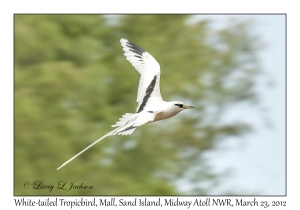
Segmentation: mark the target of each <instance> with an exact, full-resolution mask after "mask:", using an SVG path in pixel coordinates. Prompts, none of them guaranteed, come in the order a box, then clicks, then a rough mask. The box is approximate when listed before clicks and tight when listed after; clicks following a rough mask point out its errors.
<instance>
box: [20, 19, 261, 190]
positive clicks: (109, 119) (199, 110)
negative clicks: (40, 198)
mask: <svg viewBox="0 0 300 210" xmlns="http://www.w3.org/2000/svg"><path fill="white" fill-rule="evenodd" d="M190 18H191V16H190V15H119V16H107V15H106V16H102V15H15V17H14V19H15V21H14V22H15V60H14V62H15V63H14V65H15V87H14V91H15V158H14V163H15V166H14V176H15V177H14V178H15V183H14V187H15V189H14V192H15V195H179V194H183V193H185V194H199V195H208V194H209V193H210V190H209V189H210V188H211V187H214V186H216V185H218V184H220V180H221V179H222V174H216V173H214V172H213V171H212V170H211V168H210V166H209V164H208V163H207V160H206V159H205V158H204V156H203V154H205V152H208V151H211V150H213V149H215V148H216V147H217V145H218V143H220V141H224V140H225V139H226V137H228V136H242V135H243V134H245V133H247V132H250V131H251V127H250V125H247V124H242V123H235V124H228V123H221V122H222V116H223V113H224V112H225V111H226V109H228V108H230V107H232V106H233V105H234V104H236V103H239V102H247V103H251V102H255V101H256V100H257V97H256V96H257V95H256V93H255V91H254V84H255V83H254V82H255V78H256V76H257V75H258V73H259V72H260V70H259V68H258V67H259V65H258V62H257V60H256V51H257V47H258V46H257V42H256V38H255V37H254V36H252V35H251V31H250V30H249V26H248V25H247V23H235V24H232V25H230V26H228V28H226V29H221V30H217V29H213V28H212V27H211V26H210V22H209V21H198V22H195V23H193V24H192V23H189V19H190ZM122 37H123V38H127V39H129V40H130V41H132V42H134V43H136V44H138V45H140V46H142V47H143V48H144V49H146V50H147V51H148V52H149V53H151V54H152V55H153V56H154V57H155V58H156V59H157V61H158V62H159V63H160V65H161V69H162V72H161V84H162V85H161V93H162V96H163V98H164V99H165V100H166V101H170V100H180V101H184V102H186V103H187V104H190V105H193V106H195V107H196V109H195V110H189V111H184V112H182V113H180V114H179V115H177V116H176V117H174V118H172V119H169V120H168V121H160V122H156V123H153V124H149V125H146V126H142V127H140V128H139V129H137V130H136V131H135V133H134V134H133V135H131V136H111V137H108V138H107V139H105V140H103V141H102V142H101V143H99V144H97V145H96V146H94V147H93V148H91V149H90V150H88V151H87V152H85V153H84V154H82V155H81V156H79V157H78V158H76V159H75V160H74V161H72V162H71V163H70V164H68V165H67V166H65V167H64V168H62V169H61V170H59V171H56V168H57V167H58V166H60V165H61V164H62V163H63V162H65V161H66V160H68V159H69V158H70V157H72V156H73V155H75V154H76V153H77V152H79V151H81V150H82V149H83V148H85V147H86V146H88V145H89V144H90V143H92V142H93V141H95V140H96V139H98V138H99V137H101V136H103V135H104V134H106V133H107V132H109V131H110V130H111V127H110V125H112V124H114V123H115V122H116V121H117V120H118V119H119V117H120V116H121V115H122V114H124V113H126V112H135V109H136V106H137V103H136V102H135V101H136V93H137V85H138V80H139V74H138V73H137V72H136V71H135V70H134V69H133V67H132V66H131V65H130V64H129V62H128V61H127V60H126V59H125V57H124V56H123V51H122V49H121V46H120V43H119V40H120V38H122ZM240 139H241V140H242V137H240ZM220 158H222V157H220ZM179 180H184V183H186V184H185V185H188V186H189V188H190V190H188V191H187V192H183V191H182V189H181V188H186V187H187V186H181V187H178V185H176V182H178V181H179ZM24 181H29V182H31V183H34V181H42V185H45V186H46V185H54V187H57V185H58V183H59V182H60V181H67V182H68V183H70V182H72V181H76V184H78V185H80V184H81V183H83V185H92V186H93V189H89V190H79V189H78V190H76V189H72V190H69V191H66V190H60V189H53V190H52V192H49V190H46V189H41V190H37V189H32V188H30V189H24V188H23V187H22V184H23V182H24ZM201 183H206V184H205V186H206V187H204V185H201ZM200 186H202V187H200ZM229 190H232V189H229Z"/></svg>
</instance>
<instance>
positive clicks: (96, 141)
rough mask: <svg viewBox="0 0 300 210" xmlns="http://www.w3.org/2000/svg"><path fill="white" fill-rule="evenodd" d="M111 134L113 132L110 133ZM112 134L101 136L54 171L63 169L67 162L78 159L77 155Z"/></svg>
mask: <svg viewBox="0 0 300 210" xmlns="http://www.w3.org/2000/svg"><path fill="white" fill-rule="evenodd" d="M112 132H113V131H112ZM112 132H109V133H108V134H106V135H104V136H102V137H101V138H100V139H98V140H96V141H95V142H94V143H92V144H91V145H89V146H88V147H86V148H85V149H84V150H82V151H81V152H79V153H78V154H76V155H75V156H73V157H72V158H70V159H69V160H67V161H66V162H64V163H63V164H62V165H61V166H59V167H58V168H57V169H56V170H59V169H61V168H62V167H64V166H65V165H67V164H68V163H69V162H71V161H72V160H74V159H75V158H76V157H78V156H79V155H81V154H82V153H84V152H85V151H86V150H88V149H89V148H91V147H92V146H94V145H95V144H97V143H98V142H99V141H101V140H102V139H104V138H105V137H108V136H111V135H114V134H112Z"/></svg>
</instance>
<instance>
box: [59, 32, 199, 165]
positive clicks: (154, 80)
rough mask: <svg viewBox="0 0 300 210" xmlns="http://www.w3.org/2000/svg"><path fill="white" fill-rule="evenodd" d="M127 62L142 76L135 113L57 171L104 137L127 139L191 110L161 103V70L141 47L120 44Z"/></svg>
mask: <svg viewBox="0 0 300 210" xmlns="http://www.w3.org/2000/svg"><path fill="white" fill-rule="evenodd" d="M120 42H121V45H122V47H123V51H124V52H125V53H124V55H125V57H126V59H127V60H128V61H129V62H130V63H131V64H132V66H133V67H134V68H135V69H136V70H137V71H138V72H139V73H140V74H141V78H140V82H139V87H138V94H137V102H138V107H137V109H136V113H134V114H131V113H126V114H124V115H123V116H122V117H121V118H120V119H119V121H118V122H117V123H116V124H115V125H113V126H112V127H117V128H116V129H115V130H113V131H111V132H109V133H108V134H106V135H104V136H103V137H101V138H100V139H98V140H97V141H95V142H94V143H92V144H91V145H90V146H88V147H87V148H85V149H84V150H82V151H81V152H79V153H78V154H77V155H75V156H74V157H72V158H71V159H69V160H68V161H66V162H65V163H64V164H62V165H61V166H60V167H59V168H57V170H58V169H60V168H62V167H63V166H65V165H66V164H68V163H69V162H71V161H72V160H73V159H75V158H76V157H77V156H79V155H80V154H82V153H83V152H85V151H86V150H88V149H89V148H91V147H92V146H93V145H95V144H97V143H98V142H99V141H101V140H102V139H104V138H105V137H107V136H112V135H130V134H132V133H133V131H134V130H135V129H136V128H137V127H139V126H141V125H144V124H147V123H151V122H155V121H158V120H164V119H168V118H170V117H173V116H174V115H176V114H178V113H179V112H181V111H182V110H184V109H192V108H194V107H193V106H188V105H185V104H184V103H182V102H180V101H171V102H166V101H164V100H163V99H162V97H161V95H160V89H159V80H160V66H159V63H158V62H157V61H156V60H155V58H153V57H152V55H150V54H149V53H147V52H146V51H145V50H143V49H142V48H141V47H139V46H137V45H135V44H133V43H132V42H129V41H128V40H127V39H123V38H122V39H121V40H120Z"/></svg>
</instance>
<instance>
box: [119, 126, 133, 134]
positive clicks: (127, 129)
mask: <svg viewBox="0 0 300 210" xmlns="http://www.w3.org/2000/svg"><path fill="white" fill-rule="evenodd" d="M134 128H136V126H133V125H131V126H129V127H127V128H125V129H124V130H121V131H118V132H117V134H119V133H122V132H124V131H129V130H131V129H134Z"/></svg>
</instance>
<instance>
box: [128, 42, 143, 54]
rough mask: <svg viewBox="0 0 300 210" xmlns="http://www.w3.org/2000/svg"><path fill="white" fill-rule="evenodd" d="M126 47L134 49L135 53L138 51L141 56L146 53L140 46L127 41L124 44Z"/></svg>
mask: <svg viewBox="0 0 300 210" xmlns="http://www.w3.org/2000/svg"><path fill="white" fill-rule="evenodd" d="M126 46H127V47H129V48H131V49H134V50H136V51H139V52H140V53H141V54H143V53H144V52H146V51H145V50H144V49H143V48H141V47H140V46H138V45H136V44H134V43H132V42H130V41H127V43H126Z"/></svg>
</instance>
